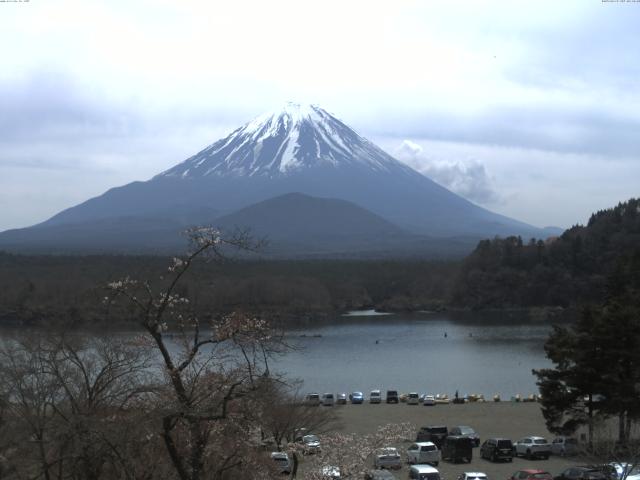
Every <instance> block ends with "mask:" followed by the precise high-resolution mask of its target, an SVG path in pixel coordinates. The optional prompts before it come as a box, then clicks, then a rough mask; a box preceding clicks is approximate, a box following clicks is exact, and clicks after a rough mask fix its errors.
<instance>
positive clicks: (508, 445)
mask: <svg viewBox="0 0 640 480" xmlns="http://www.w3.org/2000/svg"><path fill="white" fill-rule="evenodd" d="M511 447H512V445H511V440H498V448H511Z"/></svg>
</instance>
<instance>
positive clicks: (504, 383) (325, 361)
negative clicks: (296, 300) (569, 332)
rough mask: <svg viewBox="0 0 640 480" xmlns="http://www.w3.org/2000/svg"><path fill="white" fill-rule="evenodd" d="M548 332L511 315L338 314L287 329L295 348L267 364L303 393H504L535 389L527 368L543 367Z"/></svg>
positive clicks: (546, 328)
mask: <svg viewBox="0 0 640 480" xmlns="http://www.w3.org/2000/svg"><path fill="white" fill-rule="evenodd" d="M550 330H551V326H550V325H547V324H541V323H533V322H528V321H526V319H524V318H522V317H519V316H517V315H514V316H511V317H510V318H506V319H505V318H502V319H498V318H495V317H494V318H492V316H491V315H488V314H478V313H466V314H454V313H424V314H396V315H388V316H375V317H367V316H358V317H344V316H343V317H339V318H337V319H336V320H335V321H334V322H332V323H329V324H323V325H320V326H316V327H313V328H312V327H306V328H300V329H296V330H293V331H290V332H289V334H288V341H289V342H290V343H292V344H293V345H295V346H296V347H298V350H297V351H294V352H291V353H288V354H287V355H286V356H284V357H281V358H278V359H276V360H275V362H274V363H275V365H274V366H275V369H276V370H278V371H280V372H284V373H286V374H288V375H289V376H290V377H296V378H299V379H301V380H303V381H304V385H303V387H302V389H303V390H304V391H318V392H324V391H333V392H340V391H344V392H351V391H353V390H361V391H364V392H367V393H368V391H370V390H371V389H374V388H379V389H383V390H385V389H387V388H388V389H397V390H400V391H403V392H407V391H417V392H420V393H425V392H428V393H448V394H449V395H450V396H451V395H452V394H453V393H454V392H455V391H456V390H458V391H459V392H460V394H461V395H463V394H468V393H482V394H484V395H485V396H487V395H494V394H496V393H499V394H500V395H502V397H503V398H505V397H510V396H511V395H515V394H516V393H521V394H523V395H528V394H530V393H535V392H537V387H536V385H535V377H533V375H532V374H531V369H532V368H542V367H546V366H548V365H550V363H549V361H548V360H547V359H546V357H545V354H544V349H543V345H544V341H545V339H546V337H547V335H548V334H549V332H550ZM445 334H446V336H445Z"/></svg>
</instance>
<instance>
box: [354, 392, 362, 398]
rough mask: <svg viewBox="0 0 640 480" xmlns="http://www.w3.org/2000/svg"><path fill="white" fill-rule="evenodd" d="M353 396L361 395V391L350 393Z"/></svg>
mask: <svg viewBox="0 0 640 480" xmlns="http://www.w3.org/2000/svg"><path fill="white" fill-rule="evenodd" d="M352 395H353V396H354V397H361V396H362V392H353V394H352Z"/></svg>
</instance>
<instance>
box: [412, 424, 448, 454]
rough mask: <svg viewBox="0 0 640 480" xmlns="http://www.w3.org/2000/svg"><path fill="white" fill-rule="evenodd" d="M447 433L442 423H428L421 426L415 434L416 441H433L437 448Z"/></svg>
mask: <svg viewBox="0 0 640 480" xmlns="http://www.w3.org/2000/svg"><path fill="white" fill-rule="evenodd" d="M447 435H449V431H448V430H447V427H445V426H443V425H429V426H426V427H422V428H421V429H420V430H419V431H418V434H417V435H416V442H433V443H435V444H436V446H437V447H438V448H440V446H441V445H442V442H444V439H445V438H447Z"/></svg>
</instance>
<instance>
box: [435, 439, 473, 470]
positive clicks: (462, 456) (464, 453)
mask: <svg viewBox="0 0 640 480" xmlns="http://www.w3.org/2000/svg"><path fill="white" fill-rule="evenodd" d="M440 455H441V457H442V459H443V460H449V461H451V462H453V463H459V462H467V463H471V459H472V458H473V442H472V440H471V439H470V438H469V437H460V436H451V435H449V436H448V437H447V438H445V439H444V442H443V444H442V448H441V450H440Z"/></svg>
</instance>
